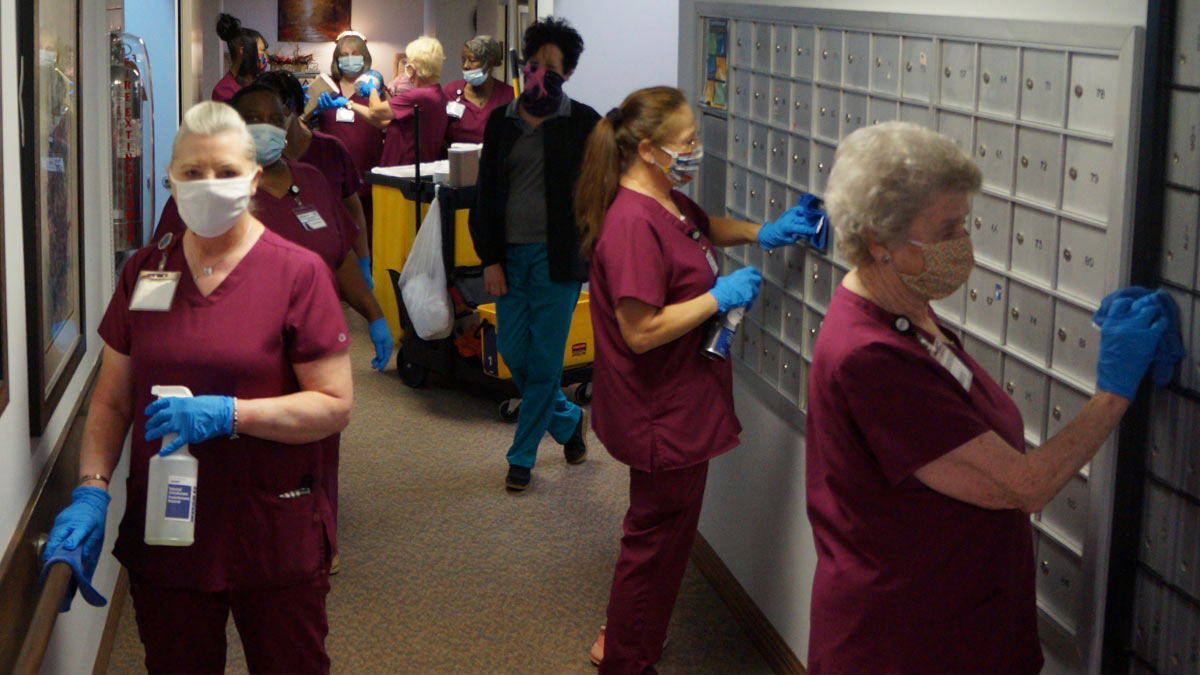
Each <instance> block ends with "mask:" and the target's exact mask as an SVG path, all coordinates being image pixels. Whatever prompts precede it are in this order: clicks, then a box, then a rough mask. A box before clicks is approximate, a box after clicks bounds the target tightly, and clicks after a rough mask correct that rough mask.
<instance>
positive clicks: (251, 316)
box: [51, 102, 352, 673]
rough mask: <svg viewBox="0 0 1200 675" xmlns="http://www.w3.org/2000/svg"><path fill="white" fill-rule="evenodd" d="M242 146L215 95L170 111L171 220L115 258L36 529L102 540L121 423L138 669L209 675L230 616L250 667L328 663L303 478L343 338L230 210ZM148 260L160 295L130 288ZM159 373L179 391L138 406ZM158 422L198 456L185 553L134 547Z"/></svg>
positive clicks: (243, 201) (327, 307)
mask: <svg viewBox="0 0 1200 675" xmlns="http://www.w3.org/2000/svg"><path fill="white" fill-rule="evenodd" d="M254 157H255V147H254V142H253V140H252V138H251V136H250V134H249V133H248V132H247V129H246V125H245V124H244V123H243V122H242V120H241V118H239V117H238V115H237V114H236V113H235V112H234V111H233V109H231V108H230V107H229V106H227V105H224V104H219V103H213V102H206V103H201V104H199V105H196V106H193V107H192V108H191V109H190V110H188V112H187V113H186V114H185V115H184V118H183V121H182V122H181V124H180V128H179V132H178V134H177V135H176V138H175V144H174V147H173V152H172V160H171V164H170V167H169V176H170V180H171V184H172V192H173V193H174V196H175V198H176V199H177V200H178V203H179V205H180V207H179V208H180V212H181V213H182V216H183V220H184V222H185V223H186V225H187V230H186V232H184V233H182V234H181V235H174V234H172V235H170V236H167V237H162V238H159V239H157V240H155V243H154V244H153V245H151V246H148V247H146V248H144V249H142V250H141V251H139V252H138V253H136V254H135V255H134V256H133V257H132V258H131V259H130V260H129V261H128V262H127V263H126V264H125V267H124V270H123V272H122V274H121V278H120V280H119V281H118V283H117V289H116V292H115V293H114V294H113V298H112V301H111V302H110V303H109V306H108V311H107V312H106V313H105V315H104V319H103V321H102V322H101V324H100V329H99V332H100V336H101V338H103V340H104V342H105V347H104V352H103V356H102V361H101V367H100V374H99V377H98V378H97V381H96V388H95V391H94V393H93V394H92V399H91V406H90V408H89V412H88V418H87V425H86V427H85V431H84V440H83V449H82V452H81V455H80V471H81V473H82V474H83V475H82V481H81V483H80V487H79V488H77V489H76V491H75V495H74V502H73V503H72V505H71V506H69V507H67V509H65V510H64V511H63V512H62V513H61V514H60V515H59V516H58V519H57V520H56V521H55V527H54V530H52V534H51V540H52V541H55V540H63V539H64V538H65V541H66V545H67V546H69V547H71V548H74V547H75V546H78V545H79V544H80V543H81V542H82V544H83V546H84V547H85V551H86V550H87V547H88V546H89V545H90V546H92V547H98V546H102V544H103V541H104V520H105V511H106V510H107V505H108V493H107V488H108V487H109V486H108V482H109V478H110V477H111V476H112V474H113V471H114V469H115V468H116V466H117V463H118V461H119V460H120V458H121V454H122V449H123V446H124V442H125V437H126V433H127V432H129V430H130V425H131V424H132V426H133V433H132V456H131V459H130V469H129V479H128V481H127V483H126V485H125V497H126V507H125V514H124V517H123V518H122V520H121V526H120V531H119V534H118V536H117V541H116V547H115V551H114V552H115V554H116V556H117V558H118V559H119V560H120V561H121V563H122V564H123V565H124V566H125V567H126V569H128V570H129V577H130V590H131V593H132V595H133V604H134V609H135V611H136V618H137V625H138V633H139V635H140V637H141V640H142V643H143V644H144V645H145V648H146V668H147V669H148V670H149V671H150V672H152V673H160V672H171V673H177V672H193V673H219V672H222V671H223V670H224V667H225V646H226V645H225V624H226V621H227V619H228V616H229V614H230V613H231V612H232V613H233V617H234V620H235V621H236V623H237V627H238V632H239V633H240V635H241V640H242V643H243V645H244V646H245V649H246V658H247V661H248V665H249V667H250V670H251V671H252V672H318V673H319V672H328V670H329V658H328V656H327V655H326V652H325V645H324V639H325V635H326V633H327V632H328V625H327V621H326V615H325V596H326V594H327V593H328V590H329V580H328V565H329V552H330V548H331V545H332V541H331V537H332V534H331V528H332V524H331V522H330V510H329V504H328V501H327V498H326V495H325V492H324V489H323V487H322V485H321V483H320V482H319V481H318V480H316V477H317V476H318V475H319V474H320V472H321V443H320V441H321V439H323V438H326V437H328V436H329V435H330V434H336V433H338V432H339V431H341V430H342V429H343V428H344V427H345V426H346V423H347V422H348V420H349V415H350V404H351V396H352V394H351V381H350V361H349V357H348V354H347V350H346V347H347V346H348V344H349V342H348V339H347V334H346V324H345V321H344V319H343V316H342V309H341V304H340V303H339V301H338V297H337V292H336V291H335V289H334V284H333V275H332V274H330V272H329V269H328V267H327V266H326V265H325V264H324V263H323V262H322V261H321V259H320V258H319V257H317V256H316V255H314V254H313V253H312V252H310V251H308V250H306V249H304V248H302V247H300V246H297V245H295V244H293V243H291V242H289V241H287V240H285V239H284V238H282V237H280V236H278V235H276V234H275V233H273V232H271V231H270V230H269V229H267V228H266V227H264V226H263V224H262V223H261V222H260V221H259V220H258V219H257V218H256V217H255V216H254V214H253V213H252V212H251V211H250V210H248V209H247V206H248V205H249V203H250V195H251V194H252V193H253V192H254V190H255V188H256V186H257V185H258V184H259V179H260V174H261V172H260V170H259V168H258V166H257V164H256V163H255V159H254ZM159 270H161V271H165V272H167V273H174V275H175V291H174V298H173V300H170V301H168V302H166V303H165V304H162V303H154V302H149V301H147V300H146V298H144V297H143V293H142V291H144V290H147V288H148V287H147V286H145V285H146V284H147V283H149V281H150V280H149V279H144V278H142V277H143V276H144V274H145V273H147V272H155V271H159ZM160 384H161V385H183V386H186V387H188V388H189V389H190V390H191V391H192V392H193V393H194V394H195V397H194V398H165V399H160V400H159V401H157V402H154V401H152V396H151V394H150V388H151V387H152V386H154V385H160ZM165 434H179V437H178V439H179V441H180V442H183V443H188V444H189V446H190V452H191V454H192V455H194V456H195V457H196V459H197V460H198V461H199V477H198V481H197V492H196V494H197V498H196V501H195V542H194V543H193V544H192V545H191V546H187V547H171V546H151V545H147V544H145V543H144V542H143V536H144V516H145V509H146V491H147V467H148V462H149V461H150V458H151V457H152V456H153V455H154V453H155V452H158V451H159V449H160V446H161V445H162V441H161V440H160V439H161V438H162V437H163V436H164V435H165ZM164 449H165V448H164Z"/></svg>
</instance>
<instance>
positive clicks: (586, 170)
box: [575, 87, 687, 259]
mask: <svg viewBox="0 0 1200 675" xmlns="http://www.w3.org/2000/svg"><path fill="white" fill-rule="evenodd" d="M684 105H687V97H686V96H684V95H683V92H682V91H680V90H678V89H676V88H674V87H650V88H647V89H639V90H637V91H635V92H633V93H632V94H630V95H629V96H627V97H626V98H625V100H624V101H623V102H622V103H621V105H620V106H619V107H616V108H613V109H612V110H610V111H609V113H608V114H607V115H605V116H604V118H603V119H601V120H600V121H599V122H597V123H596V126H595V127H594V128H593V129H592V133H591V135H590V136H588V140H587V146H586V147H585V148H584V151H583V168H582V169H581V171H580V174H579V181H578V183H577V184H576V188H575V222H577V223H578V224H579V231H580V251H579V252H580V255H582V256H583V257H584V258H588V259H590V258H591V257H592V254H593V253H594V252H595V250H596V242H597V241H599V239H600V231H601V230H602V229H603V228H604V217H605V215H606V214H607V213H608V207H609V206H611V205H612V202H613V199H615V198H616V196H617V188H618V187H620V185H621V176H622V175H623V174H624V173H625V172H626V171H628V170H629V167H630V166H632V165H633V161H634V160H635V159H637V148H638V143H640V142H641V141H643V140H647V139H648V140H651V141H656V142H661V141H662V140H663V139H665V138H666V137H667V136H668V134H669V133H670V131H671V129H669V128H668V126H669V125H668V124H667V120H668V119H669V118H670V117H671V115H672V114H674V113H675V112H676V111H678V110H679V108H680V107H681V106H684Z"/></svg>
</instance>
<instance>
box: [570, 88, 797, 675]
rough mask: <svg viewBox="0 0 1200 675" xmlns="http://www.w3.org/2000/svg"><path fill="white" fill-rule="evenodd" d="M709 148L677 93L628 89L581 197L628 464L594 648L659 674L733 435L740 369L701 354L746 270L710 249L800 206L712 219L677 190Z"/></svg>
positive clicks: (623, 666)
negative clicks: (724, 267) (729, 268)
mask: <svg viewBox="0 0 1200 675" xmlns="http://www.w3.org/2000/svg"><path fill="white" fill-rule="evenodd" d="M701 157H703V148H702V146H701V145H700V142H699V140H698V139H697V137H696V121H695V117H694V116H693V114H692V109H691V106H690V105H688V102H687V99H686V97H685V96H684V95H683V92H681V91H679V90H678V89H673V88H670V87H654V88H651V89H642V90H639V91H636V92H634V93H632V94H630V95H629V97H628V98H626V99H625V102H624V103H622V104H621V106H620V107H619V108H615V109H613V110H612V111H611V112H609V113H608V115H606V116H605V118H604V119H602V120H600V122H599V123H597V125H596V127H595V129H594V130H593V131H592V134H591V136H590V137H589V139H588V145H587V150H586V151H585V154H584V158H583V171H582V174H581V175H580V177H579V187H578V191H577V195H576V197H575V205H576V214H577V220H578V222H579V224H580V228H581V229H582V231H583V236H582V242H583V244H582V248H583V254H584V256H585V257H590V258H591V275H590V281H591V308H592V323H593V325H594V328H595V336H596V361H595V365H594V371H593V381H594V382H595V398H594V399H593V400H592V415H593V418H592V419H593V426H594V427H595V430H596V436H597V437H599V439H600V441H601V442H602V443H604V447H605V448H606V449H607V450H608V452H609V453H610V454H611V455H612V456H613V457H614V458H615V459H617V460H618V461H620V462H622V463H624V464H628V465H629V477H630V484H629V511H628V513H627V514H626V515H625V523H624V536H623V537H622V538H621V554H620V557H619V558H618V559H617V567H616V571H615V572H614V574H613V581H612V590H611V593H610V595H609V602H608V622H607V625H606V627H602V628H601V633H600V636H599V638H597V640H596V644H594V645H593V646H592V653H591V657H592V660H593V662H598V663H599V666H600V670H601V672H604V673H643V672H654V664H655V663H656V662H657V661H658V659H659V657H660V656H661V655H662V647H663V640H664V639H665V638H666V634H667V623H668V622H669V621H670V618H671V611H672V609H673V608H674V606H675V597H676V596H677V595H678V593H679V585H680V583H681V581H682V580H683V572H684V569H685V567H686V566H687V560H688V556H689V554H690V552H691V549H692V542H693V541H694V540H695V536H696V523H697V520H698V518H699V517H700V505H701V502H702V500H703V497H704V483H705V478H706V476H707V475H708V461H709V460H710V459H712V458H713V457H716V456H718V455H720V454H722V453H724V452H727V451H728V450H730V449H732V448H733V447H734V446H735V445H737V443H738V432H739V431H740V430H741V426H740V425H739V424H738V420H737V416H736V415H734V410H733V391H732V372H731V369H730V363H729V362H728V361H725V360H718V361H714V360H710V359H708V358H705V356H704V355H703V354H702V353H701V350H702V343H703V341H704V336H705V332H706V329H707V328H708V326H709V325H710V323H711V322H712V320H713V317H714V315H716V314H718V313H722V314H723V313H725V312H727V311H729V310H730V309H733V308H735V307H748V306H749V305H750V304H751V303H752V302H753V301H754V298H755V296H756V295H757V293H758V286H759V283H760V282H761V280H762V278H761V276H760V275H759V273H758V271H757V270H755V269H754V268H751V267H746V268H742V269H740V270H737V271H735V272H733V273H732V274H730V275H727V276H723V277H718V276H717V271H718V268H717V262H716V257H715V256H714V253H713V248H714V247H715V246H736V245H739V244H747V243H756V244H760V245H762V246H763V247H764V248H768V249H769V248H772V247H774V246H776V245H780V244H788V243H792V242H794V241H795V240H796V238H797V236H799V234H800V232H801V230H800V225H801V222H800V221H799V219H798V213H797V209H792V210H789V211H788V213H787V214H785V216H784V217H783V218H780V219H779V220H778V221H776V222H773V223H766V224H764V225H761V226H760V225H759V224H757V223H748V222H743V221H737V220H732V219H729V218H710V217H709V216H708V215H706V214H705V213H704V211H703V210H701V208H700V207H699V206H698V205H697V204H696V203H695V202H693V201H692V200H691V199H689V198H687V197H686V196H684V195H683V194H682V193H681V192H678V191H676V190H674V189H673V188H675V187H679V186H681V185H684V184H686V183H687V182H689V181H690V180H691V179H692V178H693V177H694V175H695V174H696V171H697V170H698V169H699V166H700V158H701Z"/></svg>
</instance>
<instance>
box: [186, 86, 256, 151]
mask: <svg viewBox="0 0 1200 675" xmlns="http://www.w3.org/2000/svg"><path fill="white" fill-rule="evenodd" d="M226 132H232V133H234V134H236V135H238V136H239V137H240V138H241V142H242V154H243V155H245V157H246V159H248V160H250V163H251V164H254V165H257V164H258V154H257V151H256V150H255V147H254V137H253V136H251V135H250V130H249V129H248V128H247V127H246V122H245V120H243V119H242V116H241V115H239V114H238V111H236V110H234V109H233V106H230V105H227V104H225V103H218V102H216V101H204V102H202V103H197V104H196V105H194V106H192V107H190V108H188V110H187V112H185V113H184V114H183V119H182V120H180V122H179V130H178V131H176V132H175V142H174V143H173V144H172V145H171V163H172V164H174V163H175V160H176V159H178V157H179V146H180V145H181V144H182V142H183V139H185V138H187V137H188V136H216V135H217V134H223V133H226Z"/></svg>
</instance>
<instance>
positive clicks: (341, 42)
mask: <svg viewBox="0 0 1200 675" xmlns="http://www.w3.org/2000/svg"><path fill="white" fill-rule="evenodd" d="M372 62H373V61H372V59H371V50H370V49H368V48H367V42H366V40H364V39H363V38H362V36H360V35H357V34H345V35H342V36H341V37H339V38H338V40H337V42H336V43H334V46H333V62H332V63H331V64H330V66H329V74H330V75H331V76H332V77H333V79H334V81H335V82H337V83H338V87H339V88H340V89H341V96H339V97H325V98H324V99H323V100H324V101H326V102H327V103H326V104H325V105H318V107H317V112H316V114H315V117H313V119H314V120H315V122H314V125H315V127H316V128H317V129H320V130H321V131H322V132H324V133H327V134H329V135H330V136H334V137H336V138H337V139H338V140H340V141H341V142H342V144H343V145H345V146H346V149H347V150H349V151H350V156H351V157H352V158H354V165H355V166H356V167H357V168H358V176H357V177H358V179H359V181H360V186H359V188H358V197H359V200H360V201H361V202H362V211H363V221H364V222H365V223H366V231H367V241H368V243H369V242H370V237H371V217H372V214H371V186H370V185H368V184H367V183H365V182H362V177H363V175H364V174H366V172H368V171H370V170H371V169H374V168H375V167H377V166H379V157H380V155H382V153H383V130H382V129H381V128H380V127H379V126H378V125H377V124H375V123H373V122H372V121H371V119H370V112H371V111H370V105H371V98H370V92H369V91H368V92H367V95H365V96H364V95H363V94H361V93H359V92H360V91H361V90H363V89H364V88H360V87H356V86H355V81H357V80H358V78H359V76H361V75H362V74H363V73H366V72H368V71H370V70H371V64H372ZM360 257H361V256H360Z"/></svg>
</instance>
